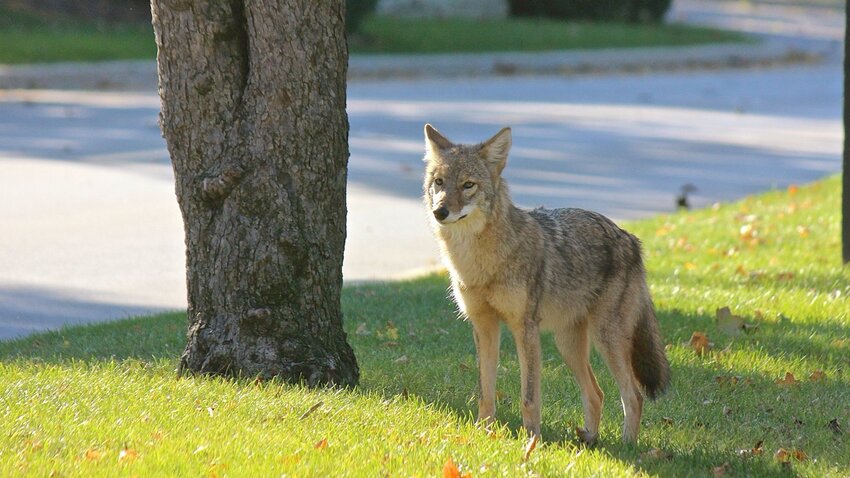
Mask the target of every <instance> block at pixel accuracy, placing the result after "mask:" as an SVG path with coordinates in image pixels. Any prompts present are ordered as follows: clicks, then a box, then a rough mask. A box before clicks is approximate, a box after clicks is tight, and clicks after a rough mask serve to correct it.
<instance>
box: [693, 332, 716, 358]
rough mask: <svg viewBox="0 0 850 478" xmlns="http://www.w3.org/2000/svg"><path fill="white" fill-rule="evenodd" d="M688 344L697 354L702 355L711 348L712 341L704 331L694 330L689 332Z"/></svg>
mask: <svg viewBox="0 0 850 478" xmlns="http://www.w3.org/2000/svg"><path fill="white" fill-rule="evenodd" d="M688 345H690V346H691V348H692V349H694V352H696V354H697V355H703V354H705V353H706V352H707V351H708V350H709V349H710V348H711V346H712V343H711V342H709V341H708V336H707V335H706V334H705V333H704V332H694V333H693V334H691V340H690V342H688Z"/></svg>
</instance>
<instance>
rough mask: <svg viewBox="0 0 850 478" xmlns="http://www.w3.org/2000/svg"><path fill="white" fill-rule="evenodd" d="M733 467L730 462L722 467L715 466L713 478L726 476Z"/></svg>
mask: <svg viewBox="0 0 850 478" xmlns="http://www.w3.org/2000/svg"><path fill="white" fill-rule="evenodd" d="M731 467H732V465H730V464H729V462H726V463H724V464H722V465H720V466H715V467H713V468H712V469H711V476H717V477H719V476H726V471H728V470H729V468H731Z"/></svg>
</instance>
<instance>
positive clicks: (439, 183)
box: [434, 178, 443, 186]
mask: <svg viewBox="0 0 850 478" xmlns="http://www.w3.org/2000/svg"><path fill="white" fill-rule="evenodd" d="M434 184H436V185H437V186H442V185H443V178H437V179H435V180H434Z"/></svg>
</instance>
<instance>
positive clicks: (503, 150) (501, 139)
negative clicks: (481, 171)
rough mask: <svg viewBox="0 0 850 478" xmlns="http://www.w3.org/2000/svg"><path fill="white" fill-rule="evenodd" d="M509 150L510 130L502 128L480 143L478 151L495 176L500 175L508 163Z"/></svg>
mask: <svg viewBox="0 0 850 478" xmlns="http://www.w3.org/2000/svg"><path fill="white" fill-rule="evenodd" d="M510 149H511V129H510V128H502V130H501V131H499V132H498V133H496V135H495V136H493V137H492V138H490V139H488V140H487V141H485V142H483V143H481V148H480V149H479V151H480V152H481V155H482V156H483V157H484V159H485V160H486V161H487V166H488V167H489V168H490V170H491V171H492V172H493V173H494V174H495V175H496V176H498V175H500V174H502V170H503V169H505V163H507V162H508V151H510Z"/></svg>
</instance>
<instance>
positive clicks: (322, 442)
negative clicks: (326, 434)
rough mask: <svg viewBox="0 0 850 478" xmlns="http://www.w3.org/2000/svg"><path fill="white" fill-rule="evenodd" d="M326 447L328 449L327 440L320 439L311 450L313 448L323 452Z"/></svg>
mask: <svg viewBox="0 0 850 478" xmlns="http://www.w3.org/2000/svg"><path fill="white" fill-rule="evenodd" d="M327 447H328V439H327V438H322V439H321V440H319V441H317V442H316V444H315V445H313V448H315V449H317V450H324V449H325V448H327Z"/></svg>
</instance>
